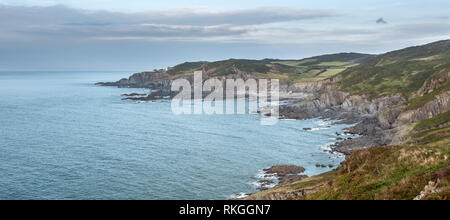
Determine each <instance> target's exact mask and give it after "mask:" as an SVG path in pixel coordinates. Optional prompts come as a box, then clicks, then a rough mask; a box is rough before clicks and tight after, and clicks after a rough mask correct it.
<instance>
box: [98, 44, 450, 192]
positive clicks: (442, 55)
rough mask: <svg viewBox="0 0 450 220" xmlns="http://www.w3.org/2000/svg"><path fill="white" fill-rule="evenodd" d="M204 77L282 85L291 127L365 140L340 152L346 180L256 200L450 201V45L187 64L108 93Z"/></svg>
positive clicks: (336, 174) (345, 143) (305, 184)
mask: <svg viewBox="0 0 450 220" xmlns="http://www.w3.org/2000/svg"><path fill="white" fill-rule="evenodd" d="M195 70H203V71H204V72H205V75H204V77H205V78H208V77H218V78H222V79H223V78H235V77H240V78H244V79H245V78H249V77H253V78H259V77H261V78H277V79H280V81H281V83H282V84H284V85H285V86H284V87H283V88H282V90H283V91H282V92H283V93H284V94H285V95H286V94H287V95H292V96H293V97H295V98H293V99H291V102H290V103H288V104H285V105H282V106H280V115H281V117H283V118H291V119H306V118H327V119H334V120H339V121H340V123H346V124H356V125H355V126H353V127H350V128H348V129H346V132H347V133H350V134H356V135H358V136H359V137H358V138H348V139H343V140H341V141H339V142H337V143H336V144H334V145H332V146H331V148H332V150H333V151H335V152H340V153H343V154H345V155H347V157H348V158H347V160H346V162H345V163H344V164H342V166H341V167H339V168H338V169H337V170H335V171H332V172H328V173H324V174H322V175H318V176H313V177H310V178H307V179H304V180H302V181H300V182H296V183H293V184H290V185H284V186H279V187H277V188H275V189H272V190H269V191H265V192H261V193H258V194H255V195H252V196H250V197H249V199H414V198H418V199H448V197H449V195H450V189H449V186H450V185H449V184H450V182H449V181H450V180H449V172H450V163H449V161H450V160H449V157H450V127H449V126H450V117H449V115H450V113H449V110H450V89H449V88H450V80H449V79H450V40H447V41H439V42H435V43H431V44H427V45H422V46H417V47H410V48H406V49H402V50H398V51H393V52H389V53H386V54H381V55H378V56H372V55H365V54H356V53H343V54H333V55H324V56H318V57H312V58H307V59H302V60H276V59H265V60H242V59H240V60H238V59H230V60H224V61H217V62H194V63H183V64H180V65H177V66H175V67H173V68H169V69H168V70H157V71H154V72H144V73H138V74H134V75H133V76H131V77H130V78H129V79H122V80H120V81H118V82H115V83H100V85H107V86H119V87H144V88H161V90H170V82H171V80H173V79H176V78H187V79H190V77H192V75H193V72H194V71H195ZM296 95H298V96H296ZM149 97H150V98H153V97H151V95H149ZM299 97H300V98H299ZM132 100H133V99H132ZM146 100H153V99H148V98H147V99H146Z"/></svg>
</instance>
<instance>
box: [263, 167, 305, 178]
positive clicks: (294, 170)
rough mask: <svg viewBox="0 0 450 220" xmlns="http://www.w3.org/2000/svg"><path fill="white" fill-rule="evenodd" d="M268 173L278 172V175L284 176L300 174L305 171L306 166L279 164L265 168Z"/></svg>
mask: <svg viewBox="0 0 450 220" xmlns="http://www.w3.org/2000/svg"><path fill="white" fill-rule="evenodd" d="M264 172H265V173H267V174H276V175H277V176H278V177H283V176H286V175H289V174H299V173H303V172H305V168H303V167H299V166H295V165H277V166H273V167H271V168H268V169H264Z"/></svg>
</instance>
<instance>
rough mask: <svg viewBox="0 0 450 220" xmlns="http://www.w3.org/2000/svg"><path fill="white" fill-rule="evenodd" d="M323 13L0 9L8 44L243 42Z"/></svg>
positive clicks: (328, 14) (324, 13) (325, 13)
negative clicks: (258, 31)
mask: <svg viewBox="0 0 450 220" xmlns="http://www.w3.org/2000/svg"><path fill="white" fill-rule="evenodd" d="M331 16H336V14H335V13H333V12H330V11H323V10H301V9H289V8H256V9H247V10H222V11H212V10H209V11H205V10H193V9H176V10H168V11H146V12H140V13H119V12H110V11H88V10H79V9H72V8H68V7H65V6H51V7H25V6H2V5H0V28H1V31H0V32H1V33H2V35H3V36H0V38H3V39H4V38H5V37H8V36H13V37H14V38H16V39H45V38H47V39H52V38H53V39H55V38H56V39H59V40H61V39H63V38H71V39H158V38H159V39H167V38H177V39H183V38H186V39H193V38H196V37H197V38H210V37H226V36H239V35H243V34H246V33H248V32H249V31H251V30H252V28H253V27H252V26H255V25H264V24H270V23H276V22H291V21H301V20H310V19H318V18H328V17H331Z"/></svg>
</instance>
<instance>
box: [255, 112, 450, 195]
mask: <svg viewBox="0 0 450 220" xmlns="http://www.w3.org/2000/svg"><path fill="white" fill-rule="evenodd" d="M449 123H450V111H447V112H446V113H444V114H442V115H440V116H438V117H436V118H432V119H429V120H425V121H422V122H421V123H419V124H417V125H416V126H415V127H414V129H413V131H412V136H411V137H410V138H409V139H408V140H407V141H406V142H405V144H402V145H397V146H385V147H378V148H370V149H366V150H360V151H356V152H355V153H354V154H352V155H351V156H350V157H348V158H347V160H346V161H345V162H344V164H342V165H341V166H340V167H339V168H338V169H337V170H335V171H332V172H328V173H324V174H321V175H318V176H313V177H310V178H306V179H304V180H302V181H299V182H296V183H293V184H289V185H285V186H281V187H278V188H275V189H273V190H269V191H264V192H261V193H257V194H255V195H252V196H250V197H249V198H248V199H302V200H303V199H306V200H317V199H320V200H322V199H332V200H341V199H344V200H360V199H364V200H366V199H376V200H393V199H394V200H412V199H445V200H447V199H450V160H449V157H450V126H449ZM423 128H427V129H426V130H423Z"/></svg>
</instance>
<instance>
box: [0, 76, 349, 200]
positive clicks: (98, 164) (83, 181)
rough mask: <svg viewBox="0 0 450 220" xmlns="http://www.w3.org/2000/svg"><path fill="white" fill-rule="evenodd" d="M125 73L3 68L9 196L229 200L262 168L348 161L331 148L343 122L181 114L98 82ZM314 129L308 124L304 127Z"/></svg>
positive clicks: (1, 190)
mask: <svg viewBox="0 0 450 220" xmlns="http://www.w3.org/2000/svg"><path fill="white" fill-rule="evenodd" d="M128 75H129V73H125V72H113V73H111V72H0V174H1V175H0V199H228V198H231V197H232V196H233V195H234V194H237V193H248V192H254V191H255V190H256V189H255V188H256V186H255V184H254V183H255V182H256V181H257V180H258V177H257V176H258V174H259V173H260V172H261V170H262V169H263V168H267V167H270V166H272V165H275V164H295V165H299V166H303V167H305V168H306V174H308V175H313V174H318V173H321V172H325V171H327V169H321V168H316V167H315V164H317V163H321V164H334V165H337V164H339V163H340V162H341V161H342V160H343V158H342V157H340V156H339V155H331V154H329V153H326V152H324V151H323V148H324V146H326V145H327V144H330V143H332V142H333V140H334V138H335V132H341V129H342V128H343V127H344V126H333V127H329V126H328V124H329V122H324V121H321V120H318V119H317V120H304V121H280V123H278V124H277V125H275V126H261V125H260V122H259V120H258V117H257V116H256V115H212V116H206V115H202V116H200V115H190V116H186V115H181V116H176V115H173V114H172V113H171V109H170V102H167V101H158V102H143V103H138V102H133V101H122V100H121V97H120V95H121V94H123V93H131V92H141V93H142V92H147V91H145V90H143V89H119V88H113V87H100V86H95V85H94V83H95V82H99V81H115V80H117V79H120V78H122V77H126V76H128ZM305 127H308V128H315V129H314V130H313V131H303V130H302V128H305Z"/></svg>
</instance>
